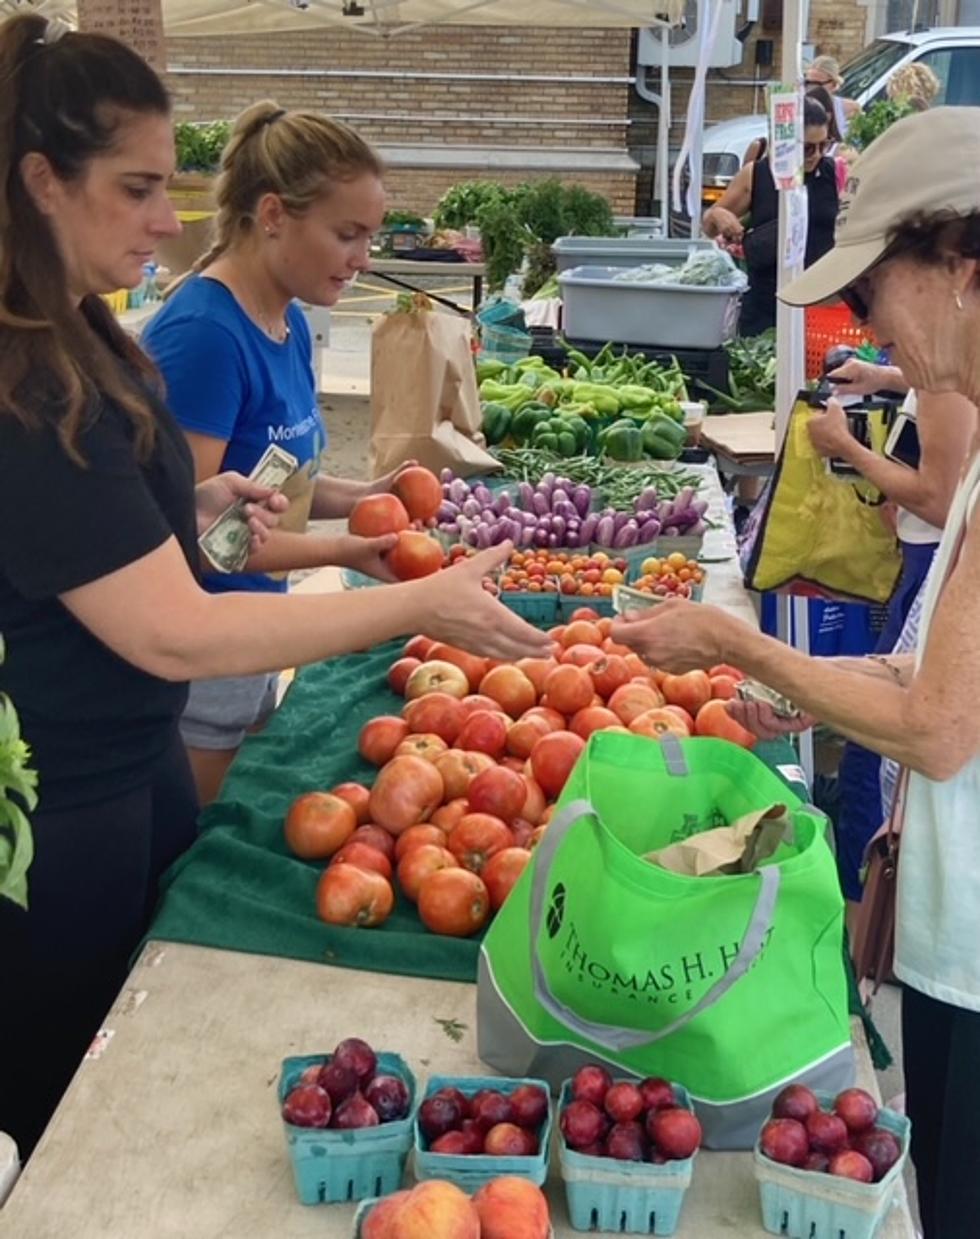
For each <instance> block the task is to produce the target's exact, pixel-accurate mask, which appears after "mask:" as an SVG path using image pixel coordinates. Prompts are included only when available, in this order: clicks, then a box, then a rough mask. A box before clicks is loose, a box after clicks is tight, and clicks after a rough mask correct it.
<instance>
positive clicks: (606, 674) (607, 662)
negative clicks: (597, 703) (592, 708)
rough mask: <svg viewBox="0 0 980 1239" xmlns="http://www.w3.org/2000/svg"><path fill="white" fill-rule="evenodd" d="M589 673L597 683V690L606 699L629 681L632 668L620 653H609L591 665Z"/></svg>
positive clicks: (595, 683)
mask: <svg viewBox="0 0 980 1239" xmlns="http://www.w3.org/2000/svg"><path fill="white" fill-rule="evenodd" d="M589 675H590V676H591V677H592V683H593V684H594V685H595V691H596V692H597V693H598V694H599V696H600V697H602V698H603V700H605V699H606V698H608V697H611V696H612V695H613V693H614V692H615V691H616V689H617V688H621V687H622V685H624V684H627V683H629V681H630V679H631V676H630V669H629V667H628V666H627V665H626V659H625V658H620V657H619V655H618V654H607V655H606V657H605V658H600V659H599V661H598V662H595V663H592V665H591V666H590V667H589Z"/></svg>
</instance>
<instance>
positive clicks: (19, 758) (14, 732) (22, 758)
mask: <svg viewBox="0 0 980 1239" xmlns="http://www.w3.org/2000/svg"><path fill="white" fill-rule="evenodd" d="M3 653H4V651H3V640H2V638H0V662H3ZM30 757H31V752H30V749H29V748H28V747H27V745H26V744H25V742H24V741H23V740H22V739H21V736H20V721H19V720H18V718H17V712H16V710H15V709H14V707H13V704H12V703H11V701H10V699H9V697H7V695H6V693H0V897H4V896H5V897H6V898H7V899H11V900H13V902H14V903H16V904H19V905H20V906H21V907H22V908H26V907H27V870H28V868H29V867H30V864H31V861H32V860H33V859H34V840H33V836H32V834H31V824H30V822H29V820H28V818H27V813H25V811H24V810H25V808H26V810H27V812H28V813H29V812H33V810H34V809H35V808H36V807H37V791H36V788H37V773H36V771H34V770H29V769H28V762H29V761H30Z"/></svg>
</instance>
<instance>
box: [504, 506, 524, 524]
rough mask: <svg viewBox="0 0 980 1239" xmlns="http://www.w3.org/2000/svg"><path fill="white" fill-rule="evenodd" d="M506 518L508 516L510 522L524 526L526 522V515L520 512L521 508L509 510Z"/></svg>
mask: <svg viewBox="0 0 980 1239" xmlns="http://www.w3.org/2000/svg"><path fill="white" fill-rule="evenodd" d="M504 516H506V517H507V519H508V520H509V521H517V522H518V524H523V522H524V513H523V512H522V511H521V510H520V508H513V507H511V508H508V509H507V510H506V511H505V512H504Z"/></svg>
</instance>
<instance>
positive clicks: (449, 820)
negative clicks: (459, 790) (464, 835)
mask: <svg viewBox="0 0 980 1239" xmlns="http://www.w3.org/2000/svg"><path fill="white" fill-rule="evenodd" d="M469 811H470V802H469V801H468V800H467V799H466V798H465V796H457V797H456V799H455V800H450V801H447V803H446V804H444V805H443V806H442V808H441V809H436V811H435V813H433V815H432V816H431V817H430V818H429V824H430V825H432V826H438V827H439V829H440V830H441V831H442V832H443V833H444V834H447V835H448V834H449V832H450V831H451V830H452V828H453V827H454V826H455V825H456V823H457V822H458V821H459V819H460V818H461V817H465V816H466V814H467V813H469ZM411 829H412V828H411V827H409V830H411Z"/></svg>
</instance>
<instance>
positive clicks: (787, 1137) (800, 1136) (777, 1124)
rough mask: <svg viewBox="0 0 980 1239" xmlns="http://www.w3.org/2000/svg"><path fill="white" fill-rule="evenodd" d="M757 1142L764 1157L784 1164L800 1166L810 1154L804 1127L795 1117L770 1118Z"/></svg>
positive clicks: (808, 1141)
mask: <svg viewBox="0 0 980 1239" xmlns="http://www.w3.org/2000/svg"><path fill="white" fill-rule="evenodd" d="M759 1144H760V1147H761V1148H762V1151H763V1153H764V1154H765V1155H766V1157H768V1158H770V1159H771V1160H772V1161H774V1162H780V1163H781V1164H782V1165H784V1166H802V1165H803V1163H804V1162H805V1161H806V1159H807V1158H808V1157H809V1155H810V1140H809V1137H808V1136H807V1134H806V1128H805V1127H804V1126H803V1124H802V1123H801V1122H799V1121H798V1120H797V1119H770V1120H769V1122H768V1123H767V1124H766V1125H765V1127H763V1129H762V1135H761V1136H760V1137H759Z"/></svg>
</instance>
